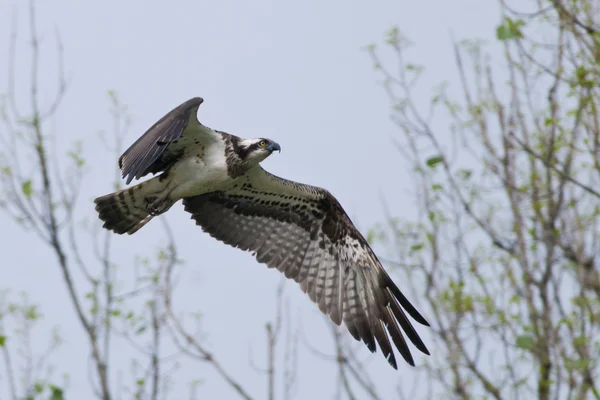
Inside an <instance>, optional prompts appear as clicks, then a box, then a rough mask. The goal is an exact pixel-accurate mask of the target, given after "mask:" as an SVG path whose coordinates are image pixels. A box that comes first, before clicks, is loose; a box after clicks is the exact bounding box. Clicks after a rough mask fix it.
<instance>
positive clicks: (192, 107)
mask: <svg viewBox="0 0 600 400" xmlns="http://www.w3.org/2000/svg"><path fill="white" fill-rule="evenodd" d="M203 101H204V100H203V99H202V98H201V97H194V98H193V99H190V100H188V101H186V102H184V103H182V104H180V105H179V106H177V107H175V108H174V109H173V110H171V111H169V112H168V113H167V114H166V115H165V116H164V117H162V118H161V119H160V120H159V121H158V122H156V123H155V124H154V125H152V126H151V127H150V129H148V130H147V131H146V133H144V134H143V135H142V136H141V137H140V138H139V139H138V140H136V141H135V143H134V144H132V145H131V147H129V148H128V149H127V150H126V151H125V153H123V155H122V156H121V157H120V158H119V168H121V172H122V174H123V178H127V184H129V183H130V182H131V181H132V180H133V179H134V178H135V179H139V178H141V177H142V176H144V175H146V174H148V173H157V172H160V171H163V170H164V169H165V168H166V166H168V165H169V161H172V160H173V158H176V157H177V156H180V155H181V152H182V151H183V148H182V146H178V147H177V146H175V148H173V147H171V146H170V145H171V144H172V143H174V142H175V143H176V142H177V141H178V140H179V139H180V138H182V137H185V138H188V139H195V140H189V141H187V144H194V142H195V144H200V143H202V144H205V143H206V142H210V141H212V140H215V139H217V138H218V134H217V133H216V132H215V131H213V130H212V129H210V128H208V127H206V126H204V125H202V124H200V122H199V121H198V118H197V116H196V113H197V112H198V107H200V104H202V102H203Z"/></svg>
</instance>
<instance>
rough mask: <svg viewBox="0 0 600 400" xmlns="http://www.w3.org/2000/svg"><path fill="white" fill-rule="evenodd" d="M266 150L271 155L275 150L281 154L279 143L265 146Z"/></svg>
mask: <svg viewBox="0 0 600 400" xmlns="http://www.w3.org/2000/svg"><path fill="white" fill-rule="evenodd" d="M267 150H269V151H270V152H271V153H272V152H274V151H275V150H277V151H278V152H280V153H281V146H279V143H275V142H271V144H270V145H268V146H267Z"/></svg>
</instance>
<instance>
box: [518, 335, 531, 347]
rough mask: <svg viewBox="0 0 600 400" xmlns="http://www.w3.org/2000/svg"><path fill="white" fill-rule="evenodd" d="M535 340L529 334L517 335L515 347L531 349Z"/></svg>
mask: <svg viewBox="0 0 600 400" xmlns="http://www.w3.org/2000/svg"><path fill="white" fill-rule="evenodd" d="M534 343H535V341H534V340H533V336H531V335H519V336H517V343H516V344H517V347H518V348H520V349H523V350H531V348H532V347H533V344H534Z"/></svg>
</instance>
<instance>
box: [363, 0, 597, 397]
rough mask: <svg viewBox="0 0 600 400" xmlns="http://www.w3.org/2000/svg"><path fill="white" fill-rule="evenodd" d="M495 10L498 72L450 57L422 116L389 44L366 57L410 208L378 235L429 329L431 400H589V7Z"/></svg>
mask: <svg viewBox="0 0 600 400" xmlns="http://www.w3.org/2000/svg"><path fill="white" fill-rule="evenodd" d="M499 3H500V5H501V9H502V13H503V15H502V22H501V24H500V25H499V26H498V27H497V29H496V38H497V41H498V44H499V45H500V46H501V51H500V53H501V55H502V58H501V59H500V58H498V57H496V58H494V57H492V56H491V55H490V53H489V52H488V50H487V49H488V48H489V47H488V46H487V45H486V44H484V43H482V42H480V41H473V40H465V41H460V42H456V43H455V44H454V50H455V51H454V53H455V56H456V58H455V63H456V67H457V70H458V75H459V80H458V81H457V82H452V84H448V83H443V84H442V85H440V86H439V87H438V88H437V89H436V91H435V93H434V96H433V97H432V98H431V102H430V104H429V106H428V107H422V105H421V104H418V103H417V101H416V100H415V92H416V91H417V90H421V89H420V87H421V85H420V83H421V82H420V81H419V77H420V75H421V72H422V71H423V68H422V67H420V66H415V65H414V64H412V63H410V62H408V61H407V60H406V57H407V56H406V55H407V49H408V47H409V46H410V43H409V42H408V41H407V40H406V39H405V38H404V37H402V35H401V33H400V32H399V30H397V29H392V30H391V31H390V32H389V33H388V38H387V41H386V47H385V48H384V49H378V48H376V47H370V48H369V53H370V55H371V57H372V59H373V63H374V65H375V67H376V68H377V69H378V71H380V73H381V75H382V76H383V78H384V87H385V90H386V93H387V94H388V96H389V98H390V101H391V104H392V114H391V117H392V119H393V121H394V122H395V124H396V125H397V126H398V129H399V132H400V135H399V139H398V141H397V143H398V149H399V151H400V152H401V154H402V155H403V158H404V159H405V160H407V161H408V162H409V164H410V167H411V170H412V171H413V174H412V176H413V178H414V189H415V190H414V195H415V204H416V206H417V207H418V209H419V214H418V215H419V216H418V218H417V219H415V220H411V221H398V220H397V219H392V218H390V220H389V221H388V224H387V226H386V227H385V228H384V229H383V231H384V233H385V234H386V236H385V237H386V240H387V243H388V245H389V248H390V249H391V250H393V251H394V253H395V255H396V257H395V258H396V263H397V264H398V265H400V266H401V267H402V268H401V270H402V271H403V272H404V273H406V274H407V276H408V278H409V279H410V280H411V281H412V282H413V284H414V286H415V287H416V289H415V294H414V295H413V296H415V297H420V298H422V299H424V302H423V303H422V306H424V307H425V308H426V309H428V315H429V317H430V318H431V319H433V321H434V324H433V325H434V326H433V331H434V340H435V344H434V345H433V346H432V347H433V348H434V349H435V350H434V353H436V356H435V357H432V359H431V360H430V361H429V362H428V364H427V368H426V369H427V376H428V379H429V380H431V382H432V385H431V387H432V388H433V389H431V390H432V391H437V392H441V393H452V394H453V395H454V397H456V398H461V399H470V398H482V397H483V398H495V399H504V398H506V399H518V398H521V399H525V398H527V399H529V398H538V399H551V398H552V399H555V398H556V399H558V398H561V399H587V398H600V392H599V391H600V387H599V385H600V383H599V382H598V378H599V377H598V374H599V373H600V366H599V360H600V319H599V318H600V275H599V273H600V265H598V260H597V257H596V253H597V252H598V246H599V244H600V242H599V239H600V236H599V233H600V231H599V222H600V220H599V215H600V191H599V190H598V187H599V185H598V183H599V182H600V180H599V178H600V113H599V111H598V106H599V102H600V24H599V22H600V3H598V2H596V1H592V0H573V1H562V0H554V1H538V2H535V3H534V2H528V3H527V5H525V4H521V3H519V4H518V5H516V7H523V8H524V7H526V6H527V7H529V9H531V6H537V9H536V10H534V11H527V12H523V11H521V10H516V9H513V8H511V7H510V6H509V5H508V4H506V3H505V2H504V1H503V0H501V1H500V2H499ZM390 53H391V54H393V55H395V57H396V60H397V62H398V67H397V68H396V67H394V66H392V65H391V64H390V63H385V62H383V61H382V60H381V57H382V54H385V55H388V54H390ZM396 71H397V72H396ZM450 88H456V89H457V90H456V92H455V93H461V94H460V95H459V96H455V95H450V94H449V93H450ZM436 118H449V119H450V120H451V121H452V123H451V125H450V126H449V127H447V126H443V127H441V128H440V124H436ZM419 283H420V284H419Z"/></svg>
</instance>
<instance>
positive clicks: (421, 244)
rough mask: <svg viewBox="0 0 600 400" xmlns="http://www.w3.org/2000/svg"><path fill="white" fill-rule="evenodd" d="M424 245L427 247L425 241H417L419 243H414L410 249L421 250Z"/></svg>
mask: <svg viewBox="0 0 600 400" xmlns="http://www.w3.org/2000/svg"><path fill="white" fill-rule="evenodd" d="M423 247H425V244H424V243H417V244H413V245H412V246H410V250H411V251H419V250H421V249H422V248H423Z"/></svg>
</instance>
